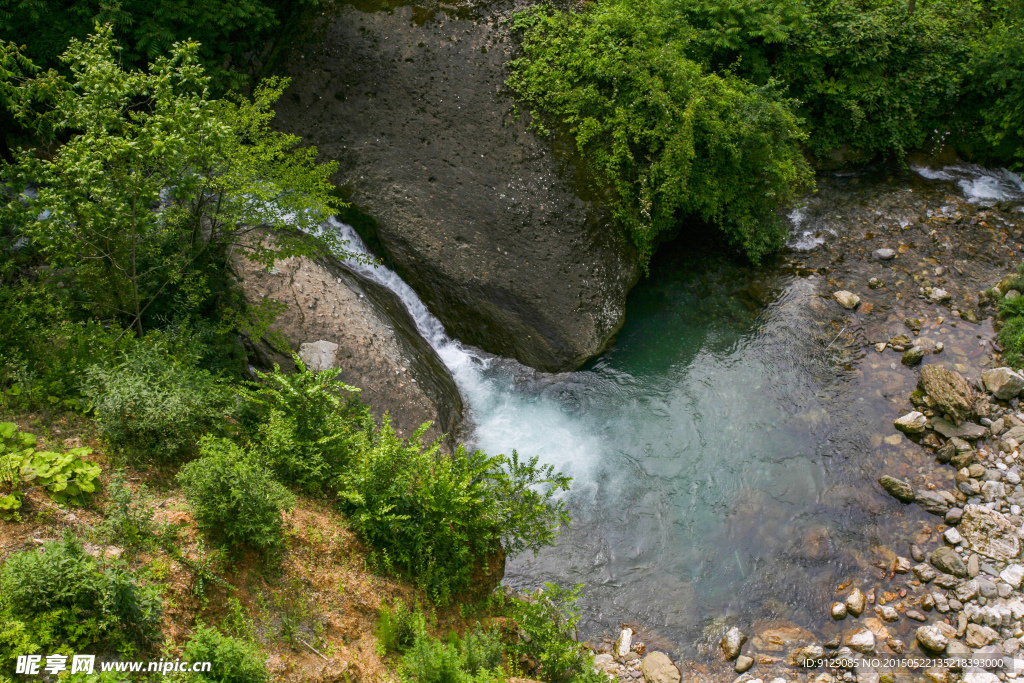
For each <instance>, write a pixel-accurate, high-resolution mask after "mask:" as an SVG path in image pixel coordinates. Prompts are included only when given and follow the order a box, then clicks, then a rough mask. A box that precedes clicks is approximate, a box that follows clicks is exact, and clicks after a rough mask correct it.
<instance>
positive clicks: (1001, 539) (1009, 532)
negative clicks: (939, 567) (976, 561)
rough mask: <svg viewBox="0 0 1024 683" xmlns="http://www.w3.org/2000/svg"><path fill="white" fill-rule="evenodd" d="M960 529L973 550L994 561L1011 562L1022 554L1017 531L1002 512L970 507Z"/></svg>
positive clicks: (975, 506)
mask: <svg viewBox="0 0 1024 683" xmlns="http://www.w3.org/2000/svg"><path fill="white" fill-rule="evenodd" d="M958 528H959V529H960V533H961V535H962V536H963V537H964V541H965V542H966V543H967V545H968V546H970V548H971V549H972V550H974V551H975V552H978V553H981V554H982V555H985V556H987V557H990V558H992V559H993V560H999V561H1006V560H1011V559H1013V558H1015V557H1017V555H1018V554H1020V540H1019V539H1018V538H1017V529H1016V528H1015V527H1014V526H1013V524H1011V523H1010V520H1008V519H1007V518H1006V516H1005V515H1003V514H1002V513H1000V512H996V511H995V510H989V509H988V508H986V507H983V506H981V505H968V506H967V507H965V508H964V515H963V517H962V518H961V519H960V525H959V527H958ZM933 564H934V563H933Z"/></svg>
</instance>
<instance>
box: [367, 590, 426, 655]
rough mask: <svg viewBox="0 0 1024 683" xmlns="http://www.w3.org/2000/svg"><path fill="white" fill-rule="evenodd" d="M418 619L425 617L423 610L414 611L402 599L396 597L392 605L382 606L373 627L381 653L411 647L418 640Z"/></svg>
mask: <svg viewBox="0 0 1024 683" xmlns="http://www.w3.org/2000/svg"><path fill="white" fill-rule="evenodd" d="M417 619H419V620H422V619H423V614H422V612H419V611H418V610H417V611H415V612H413V611H412V610H410V609H409V607H408V606H407V605H406V604H405V602H404V601H402V600H401V599H396V600H395V602H394V604H393V605H392V606H391V607H389V606H387V605H384V606H383V607H381V608H380V610H379V611H378V612H377V625H376V626H375V627H374V629H373V634H374V635H375V636H376V637H377V648H378V649H379V650H380V653H381V655H384V654H388V653H391V652H405V651H406V650H407V649H409V647H410V646H411V645H412V644H413V642H414V641H415V640H416V633H417V631H418V629H417V624H416V623H415V622H416V620H417Z"/></svg>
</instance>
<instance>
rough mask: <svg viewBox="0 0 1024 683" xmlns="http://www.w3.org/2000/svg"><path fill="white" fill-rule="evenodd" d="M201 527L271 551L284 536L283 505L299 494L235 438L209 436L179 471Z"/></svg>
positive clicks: (215, 535) (220, 537)
mask: <svg viewBox="0 0 1024 683" xmlns="http://www.w3.org/2000/svg"><path fill="white" fill-rule="evenodd" d="M177 478H178V481H179V482H180V483H181V485H182V487H183V488H184V489H185V495H186V497H187V498H188V501H189V503H190V504H191V505H192V508H193V510H194V511H195V517H196V522H198V524H199V526H200V528H202V529H203V530H204V531H206V532H207V533H209V534H210V535H211V536H212V537H213V538H215V539H217V540H219V541H221V542H224V543H226V544H227V545H229V546H233V547H239V546H249V547H251V548H254V549H258V550H261V551H263V552H264V553H268V554H269V553H270V552H271V551H274V550H277V549H279V548H280V547H281V545H282V544H283V542H284V523H283V521H282V519H281V512H282V511H283V510H290V509H291V508H292V507H293V506H294V504H295V497H294V496H293V495H292V494H291V493H290V492H289V491H288V490H287V489H286V488H285V487H284V486H282V485H281V484H279V483H278V482H277V481H276V480H275V479H274V477H273V475H272V474H271V473H270V471H269V470H268V469H267V468H265V467H263V466H262V465H260V464H259V463H257V462H255V460H253V459H252V458H251V457H247V456H246V454H245V453H244V452H243V451H242V450H241V449H240V448H239V447H238V446H237V445H236V444H234V443H233V442H231V441H229V440H227V439H219V438H214V437H206V438H204V439H203V441H202V445H201V447H200V457H199V458H197V459H196V460H193V461H192V462H190V463H188V464H187V465H185V466H184V467H182V468H181V471H180V472H178V476H177Z"/></svg>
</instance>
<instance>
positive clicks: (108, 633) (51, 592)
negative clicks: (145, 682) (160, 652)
mask: <svg viewBox="0 0 1024 683" xmlns="http://www.w3.org/2000/svg"><path fill="white" fill-rule="evenodd" d="M161 611H162V606H161V603H160V599H159V595H158V592H157V591H156V590H155V589H154V588H152V587H146V586H140V585H139V584H137V583H136V582H135V581H134V579H133V578H132V575H131V573H130V572H128V571H127V570H125V569H122V568H118V567H108V568H106V569H103V568H101V567H100V566H99V565H98V564H97V562H96V560H95V559H94V558H92V557H91V556H90V555H88V554H87V553H86V552H85V550H84V549H83V547H82V545H81V543H80V542H79V541H77V540H76V539H75V538H74V537H72V536H70V535H69V536H65V538H64V540H62V541H59V542H51V543H47V544H45V545H44V546H43V547H42V548H41V549H39V550H38V551H23V552H19V553H14V554H13V555H11V556H10V557H9V558H8V559H7V561H6V562H5V563H4V564H3V566H0V624H3V625H2V626H0V661H3V662H5V663H6V662H11V661H12V660H11V657H13V655H14V654H31V653H36V652H43V653H44V654H48V653H49V652H50V651H57V650H59V651H65V650H70V651H75V650H76V649H77V650H78V651H80V650H81V648H83V647H86V646H89V645H93V644H100V645H104V646H111V647H117V648H119V649H121V650H128V649H132V648H136V647H145V646H146V645H148V644H150V643H153V642H155V641H156V640H157V639H158V638H159V636H160V615H161ZM5 666H6V664H5Z"/></svg>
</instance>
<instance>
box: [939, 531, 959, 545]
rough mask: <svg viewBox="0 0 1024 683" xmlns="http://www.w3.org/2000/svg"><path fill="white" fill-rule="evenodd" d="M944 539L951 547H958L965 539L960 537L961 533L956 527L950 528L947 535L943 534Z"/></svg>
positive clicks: (946, 532)
mask: <svg viewBox="0 0 1024 683" xmlns="http://www.w3.org/2000/svg"><path fill="white" fill-rule="evenodd" d="M942 538H944V539H945V540H946V543H948V544H950V545H956V544H957V543H959V542H960V541H962V540H963V537H961V536H960V532H959V531H957V530H956V527H949V528H948V529H946V531H945V533H943V534H942Z"/></svg>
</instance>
